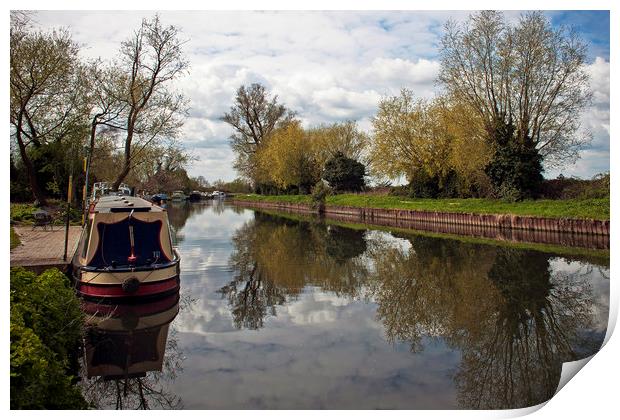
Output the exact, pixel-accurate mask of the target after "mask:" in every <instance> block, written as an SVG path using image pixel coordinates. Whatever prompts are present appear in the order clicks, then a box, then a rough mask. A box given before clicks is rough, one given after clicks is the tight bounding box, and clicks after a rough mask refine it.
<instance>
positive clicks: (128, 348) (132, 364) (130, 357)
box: [82, 294, 188, 410]
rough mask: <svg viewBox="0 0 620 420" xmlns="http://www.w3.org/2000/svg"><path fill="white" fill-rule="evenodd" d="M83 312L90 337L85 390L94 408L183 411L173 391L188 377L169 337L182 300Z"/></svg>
mask: <svg viewBox="0 0 620 420" xmlns="http://www.w3.org/2000/svg"><path fill="white" fill-rule="evenodd" d="M184 302H185V305H187V304H188V302H187V300H185V301H184ZM83 310H84V312H85V313H86V315H87V325H86V328H87V333H86V339H85V345H84V359H85V360H84V364H83V370H84V372H83V373H82V377H83V378H84V379H83V382H82V389H83V394H84V395H85V397H86V399H87V400H88V401H89V402H90V403H91V404H92V405H93V406H94V407H96V408H115V409H117V410H118V409H120V410H123V409H145V410H146V409H162V408H167V409H170V408H181V407H182V405H181V398H180V397H179V396H178V395H176V394H174V393H173V392H171V391H169V390H168V389H167V383H168V382H169V381H173V380H174V378H175V377H176V375H177V374H178V373H179V372H180V371H182V367H181V365H182V354H181V352H180V350H179V347H178V343H177V340H176V337H175V334H174V333H172V334H170V336H169V326H170V324H171V322H172V321H173V320H174V318H175V317H176V316H177V314H178V312H179V294H175V295H172V296H168V297H164V298H162V299H159V300H156V301H149V302H146V303H141V304H119V305H114V304H99V303H93V302H85V303H84V304H83Z"/></svg>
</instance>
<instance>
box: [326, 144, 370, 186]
mask: <svg viewBox="0 0 620 420" xmlns="http://www.w3.org/2000/svg"><path fill="white" fill-rule="evenodd" d="M365 175H366V168H365V167H364V165H363V164H361V163H360V162H358V161H357V160H355V159H349V158H348V157H346V156H345V155H344V154H343V153H342V152H337V153H336V154H335V155H334V157H332V158H331V159H329V160H328V161H327V162H326V163H325V169H324V171H323V178H324V179H325V180H326V181H327V182H329V185H330V186H331V187H332V188H333V189H334V190H335V191H361V190H362V188H364V176H365Z"/></svg>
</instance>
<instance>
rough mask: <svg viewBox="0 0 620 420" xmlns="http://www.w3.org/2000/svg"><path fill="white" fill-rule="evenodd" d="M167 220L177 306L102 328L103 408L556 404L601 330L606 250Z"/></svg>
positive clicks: (195, 211)
mask: <svg viewBox="0 0 620 420" xmlns="http://www.w3.org/2000/svg"><path fill="white" fill-rule="evenodd" d="M169 214H170V219H171V223H172V227H173V230H174V236H175V237H176V242H177V245H178V248H179V251H180V254H181V267H182V272H181V289H182V290H181V296H180V300H179V301H177V300H176V297H172V298H169V299H168V301H166V302H160V303H158V305H153V304H150V305H143V306H142V307H134V308H129V309H127V308H125V310H124V311H120V314H116V315H114V316H112V317H108V319H106V320H105V321H104V322H102V323H101V324H100V328H99V329H98V330H94V332H93V333H91V335H90V341H89V343H90V344H89V346H87V352H86V353H87V354H88V355H89V356H88V357H89V362H88V363H87V364H88V368H89V369H90V374H91V376H92V377H91V378H90V379H87V380H85V381H83V385H84V389H85V390H86V393H87V395H88V396H89V398H90V399H91V400H92V401H93V402H94V403H96V404H97V405H98V406H99V407H101V408H121V407H122V408H139V407H140V408H186V409H209V408H238V409H245V408H248V409H261V408H273V409H276V408H288V409H295V408H309V409H319V408H332V409H341V408H342V409H365V408H407V409H435V408H437V409H454V408H518V407H524V406H530V405H534V404H538V403H540V402H543V401H545V400H547V399H549V398H550V397H551V396H552V395H553V393H554V391H555V389H556V387H557V384H558V381H559V377H560V372H561V364H562V362H565V361H570V360H576V359H580V358H583V357H586V356H588V355H591V354H592V353H594V352H596V351H597V350H598V349H599V347H600V345H601V343H602V341H603V338H604V336H605V329H606V327H607V316H608V305H609V261H608V258H605V257H601V256H597V255H596V254H594V256H575V255H573V254H574V253H571V252H569V251H567V252H562V254H561V255H558V254H551V253H543V252H540V251H534V250H528V249H521V248H510V247H498V246H492V245H486V244H476V243H469V242H463V241H457V240H453V239H444V238H434V237H428V236H421V235H416V234H413V233H407V234H405V233H389V232H388V231H380V230H373V229H371V228H369V229H366V230H359V229H357V230H354V229H350V228H347V227H344V226H342V225H336V224H330V223H329V222H325V221H321V220H319V219H317V218H314V219H313V218H303V217H296V216H288V217H283V216H276V215H272V214H267V213H261V212H255V211H253V210H247V209H240V208H234V207H231V206H225V205H218V206H213V205H211V204H187V205H171V206H170V207H169ZM164 349H165V352H164ZM162 356H163V357H162ZM129 367H130V368H129ZM84 369H86V367H85V368H84ZM97 369H99V370H97ZM114 369H117V370H116V371H115V370H114ZM118 369H121V370H120V373H121V374H119V371H118ZM123 369H125V373H123ZM127 372H129V373H130V374H129V375H128V376H129V377H130V378H129V379H125V376H127ZM84 375H86V374H84ZM113 375H118V376H113ZM104 379H106V380H104Z"/></svg>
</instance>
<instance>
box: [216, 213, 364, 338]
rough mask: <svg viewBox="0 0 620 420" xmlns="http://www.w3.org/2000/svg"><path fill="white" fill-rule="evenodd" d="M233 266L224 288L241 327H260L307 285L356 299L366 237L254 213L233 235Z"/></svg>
mask: <svg viewBox="0 0 620 420" xmlns="http://www.w3.org/2000/svg"><path fill="white" fill-rule="evenodd" d="M232 242H233V253H232V255H231V257H230V260H229V266H230V267H231V269H232V271H233V272H234V275H233V280H232V281H231V282H230V283H229V284H227V285H226V286H224V287H222V288H221V289H220V293H221V294H222V296H223V297H226V298H227V299H228V302H229V304H230V307H231V312H232V315H233V322H234V324H235V326H236V328H247V329H259V328H262V327H263V325H264V319H265V318H266V317H268V316H276V315H277V309H276V308H277V306H278V305H284V304H285V303H286V301H287V298H295V297H297V296H298V295H299V293H300V292H301V291H302V289H303V288H304V287H306V286H319V287H322V288H323V289H325V290H329V291H332V292H335V293H336V294H343V295H345V296H356V295H358V294H359V293H360V286H361V284H360V282H361V281H364V279H365V278H366V273H367V268H366V265H365V264H364V263H363V262H362V261H361V260H359V259H358V258H357V257H359V256H360V255H362V254H363V252H364V251H365V249H366V242H365V239H364V233H363V232H360V231H353V230H352V229H346V228H338V227H333V226H327V225H326V224H325V223H323V222H322V221H320V220H313V221H303V222H298V221H292V220H288V219H282V218H280V217H277V216H271V215H269V214H265V213H259V212H256V213H255V218H254V220H251V221H249V222H247V223H245V224H244V225H243V226H242V227H241V228H239V229H238V230H237V232H235V234H234V235H233V237H232Z"/></svg>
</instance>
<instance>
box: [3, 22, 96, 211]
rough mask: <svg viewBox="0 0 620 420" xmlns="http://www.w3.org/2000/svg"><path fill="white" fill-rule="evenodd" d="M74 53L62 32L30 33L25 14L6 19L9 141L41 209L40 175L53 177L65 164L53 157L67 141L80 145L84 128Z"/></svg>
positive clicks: (80, 71)
mask: <svg viewBox="0 0 620 420" xmlns="http://www.w3.org/2000/svg"><path fill="white" fill-rule="evenodd" d="M78 51H79V47H78V45H77V44H76V43H75V42H74V41H73V40H72V39H71V36H70V34H69V32H68V31H67V30H65V29H60V30H54V31H51V32H42V31H35V30H33V29H32V28H31V27H30V17H29V15H28V14H24V13H13V14H12V15H11V29H10V90H11V92H10V94H11V95H10V96H11V98H10V99H11V100H10V124H11V138H12V139H13V140H14V141H15V143H16V144H17V149H18V151H19V156H20V158H21V162H22V164H23V167H24V170H25V172H26V174H27V176H28V181H29V184H30V189H31V191H32V195H33V196H34V198H35V199H36V200H37V201H39V202H40V203H41V204H45V203H46V191H45V189H46V184H47V182H49V180H48V181H47V182H46V181H44V180H43V179H41V173H45V172H48V173H49V172H51V173H55V172H56V173H57V172H58V167H57V165H58V164H62V163H63V162H64V159H61V160H60V161H59V160H58V158H59V156H58V153H57V152H59V151H60V153H61V155H62V152H63V151H65V149H66V147H65V146H66V144H63V143H66V142H67V141H70V142H76V141H80V140H81V138H82V134H83V133H82V130H83V129H84V126H85V123H86V122H85V120H84V107H85V102H84V100H83V98H84V96H85V95H84V90H83V87H84V85H83V84H82V83H81V79H82V76H83V68H82V66H81V65H80V61H79V59H78ZM48 164H49V165H52V166H50V167H46V165H48Z"/></svg>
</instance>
